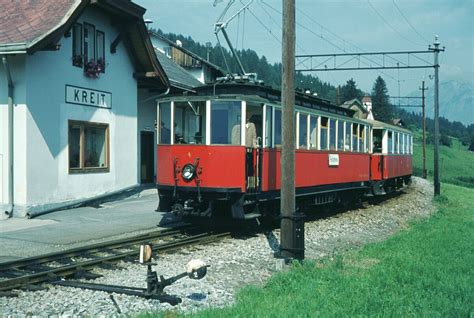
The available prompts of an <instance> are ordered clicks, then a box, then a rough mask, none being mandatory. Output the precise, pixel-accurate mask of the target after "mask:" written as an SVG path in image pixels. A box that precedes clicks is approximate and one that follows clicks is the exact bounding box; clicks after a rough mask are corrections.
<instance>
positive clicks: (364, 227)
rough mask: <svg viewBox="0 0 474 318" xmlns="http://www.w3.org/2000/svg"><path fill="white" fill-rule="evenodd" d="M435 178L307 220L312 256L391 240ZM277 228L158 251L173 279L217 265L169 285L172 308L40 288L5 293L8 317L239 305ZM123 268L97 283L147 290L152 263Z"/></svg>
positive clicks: (2, 311) (422, 203) (261, 268)
mask: <svg viewBox="0 0 474 318" xmlns="http://www.w3.org/2000/svg"><path fill="white" fill-rule="evenodd" d="M432 197H433V189H432V185H431V183H429V182H428V181H426V180H424V179H421V178H416V177H414V178H413V183H412V185H411V186H410V187H408V188H407V189H405V190H403V191H402V193H401V194H400V195H397V196H394V197H393V198H391V199H389V200H387V201H384V202H381V203H379V204H377V205H370V204H365V205H364V207H363V208H359V209H355V210H350V211H346V212H344V213H340V214H336V215H332V216H327V217H325V218H320V219H317V220H314V221H311V222H307V223H306V225H305V247H306V251H305V255H306V259H312V260H316V259H320V258H322V257H325V256H328V255H332V254H333V253H335V252H339V251H343V250H348V249H354V248H357V247H359V246H362V245H364V244H367V243H370V242H376V241H380V240H383V239H385V238H386V237H387V236H389V235H391V234H393V233H394V232H396V231H398V230H400V229H402V228H405V227H407V226H408V224H409V221H410V220H414V219H417V218H424V217H427V216H429V215H430V214H431V213H432V212H433V211H434V206H433V204H432ZM278 240H279V231H278V230H274V231H272V232H269V233H265V234H263V233H262V234H258V235H256V236H252V237H248V238H232V239H225V240H224V241H221V242H219V243H213V244H210V245H206V246H202V247H199V248H195V247H193V248H188V249H183V250H180V251H179V252H176V253H173V254H165V255H162V256H160V257H159V258H158V259H157V260H155V262H156V263H157V266H155V267H154V269H155V270H156V271H157V272H158V275H163V276H165V277H170V276H174V275H176V274H179V273H181V272H183V271H184V270H185V266H186V263H187V262H188V261H190V260H191V259H195V258H199V259H202V260H204V261H205V262H206V263H207V264H209V265H211V267H210V268H209V269H208V275H207V276H206V277H205V278H204V279H202V280H191V279H188V278H184V279H181V280H179V281H178V282H176V283H175V284H173V285H172V286H169V287H167V288H166V289H165V290H166V291H167V292H168V293H169V294H172V295H176V296H178V297H181V298H182V300H183V301H182V303H181V304H179V305H178V306H175V307H172V306H170V305H169V304H165V303H160V302H159V301H157V300H146V299H143V298H139V297H133V296H126V295H121V294H113V295H109V294H108V293H105V292H98V291H90V290H82V289H75V288H69V287H61V286H49V287H48V289H45V290H42V291H36V292H31V291H19V297H17V298H7V297H0V316H2V315H14V316H25V315H38V316H48V315H61V316H76V315H79V316H82V315H85V316H99V315H105V316H110V315H120V314H137V313H140V312H147V311H155V312H156V311H163V310H179V311H184V312H190V311H196V310H200V309H203V308H207V307H223V306H228V305H231V304H233V302H234V296H235V293H236V292H237V291H238V290H239V289H240V288H242V287H243V286H245V285H248V284H255V285H262V284H264V283H265V281H266V280H267V279H268V278H269V277H270V276H271V275H272V274H273V273H274V272H275V265H276V259H275V258H274V256H273V254H274V252H275V251H276V250H278ZM118 265H119V267H122V268H123V269H117V270H104V269H96V270H95V271H94V272H95V273H98V274H102V275H104V276H103V277H101V278H98V279H96V280H94V281H93V282H94V283H103V284H113V285H126V286H135V287H145V284H146V283H145V278H146V277H145V275H146V267H144V266H142V265H139V264H134V263H119V264H118Z"/></svg>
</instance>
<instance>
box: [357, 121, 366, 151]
mask: <svg viewBox="0 0 474 318" xmlns="http://www.w3.org/2000/svg"><path fill="white" fill-rule="evenodd" d="M364 129H365V126H364V125H359V138H358V139H357V140H358V142H359V148H358V149H359V151H360V152H364Z"/></svg>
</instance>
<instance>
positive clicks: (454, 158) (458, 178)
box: [413, 132, 474, 188]
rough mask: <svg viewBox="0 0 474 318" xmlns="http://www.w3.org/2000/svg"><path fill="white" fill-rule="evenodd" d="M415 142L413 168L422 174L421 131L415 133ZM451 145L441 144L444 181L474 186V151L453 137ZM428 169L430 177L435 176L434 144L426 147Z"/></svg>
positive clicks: (440, 157)
mask: <svg viewBox="0 0 474 318" xmlns="http://www.w3.org/2000/svg"><path fill="white" fill-rule="evenodd" d="M414 138H415V142H414V144H413V148H414V149H413V170H414V173H415V175H418V176H421V175H422V169H423V162H422V159H423V149H422V141H421V140H422V139H421V132H416V133H415V136H414ZM452 141H453V144H452V146H451V147H447V146H440V149H439V174H440V178H441V181H442V182H448V183H452V184H457V185H460V186H464V187H469V188H474V152H470V151H468V150H467V147H466V146H463V145H462V144H461V142H459V140H458V139H456V138H452ZM426 169H427V172H428V177H430V178H431V179H432V178H433V145H427V147H426Z"/></svg>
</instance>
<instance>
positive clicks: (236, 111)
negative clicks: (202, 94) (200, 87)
mask: <svg viewBox="0 0 474 318" xmlns="http://www.w3.org/2000/svg"><path fill="white" fill-rule="evenodd" d="M241 105H242V103H241V102H240V101H212V102H211V144H218V145H240V144H241V142H240V140H241V133H240V125H241V117H240V116H241V108H242V107H241Z"/></svg>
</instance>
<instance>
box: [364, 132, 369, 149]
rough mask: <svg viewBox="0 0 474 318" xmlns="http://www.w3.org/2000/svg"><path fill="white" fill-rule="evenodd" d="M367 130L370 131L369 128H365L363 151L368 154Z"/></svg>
mask: <svg viewBox="0 0 474 318" xmlns="http://www.w3.org/2000/svg"><path fill="white" fill-rule="evenodd" d="M369 130H370V127H369V126H365V129H364V131H365V136H364V149H365V152H370V140H369V136H370V135H369Z"/></svg>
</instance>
